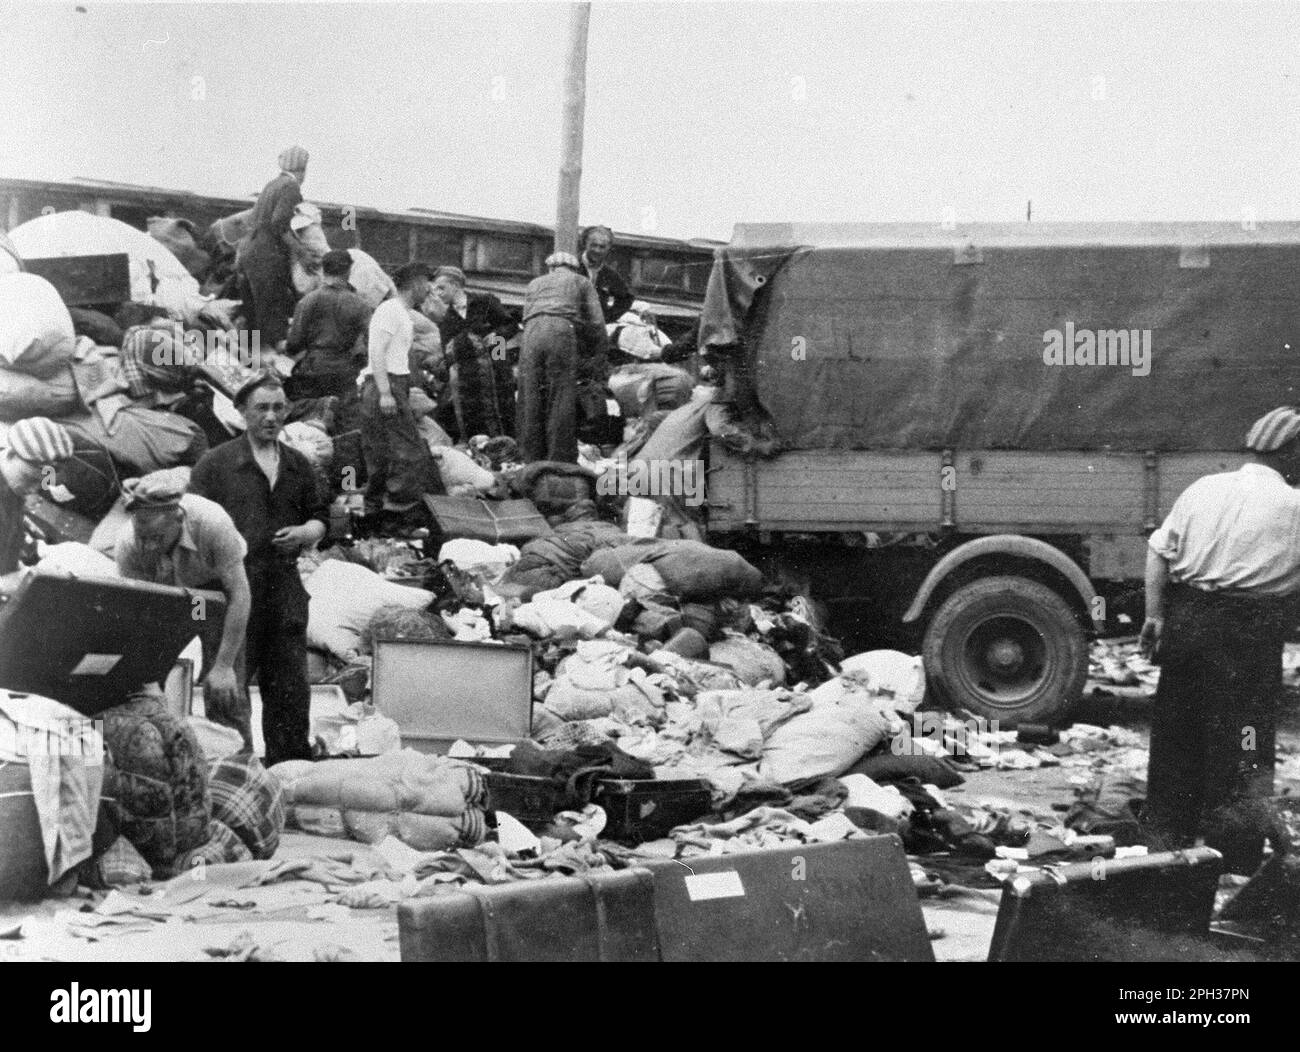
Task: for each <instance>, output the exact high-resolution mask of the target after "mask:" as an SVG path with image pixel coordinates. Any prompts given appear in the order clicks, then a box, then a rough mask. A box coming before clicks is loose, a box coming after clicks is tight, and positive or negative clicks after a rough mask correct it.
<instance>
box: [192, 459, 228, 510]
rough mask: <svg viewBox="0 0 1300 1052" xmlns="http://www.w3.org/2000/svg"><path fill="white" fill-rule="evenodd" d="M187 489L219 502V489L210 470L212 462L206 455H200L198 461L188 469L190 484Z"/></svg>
mask: <svg viewBox="0 0 1300 1052" xmlns="http://www.w3.org/2000/svg"><path fill="white" fill-rule="evenodd" d="M187 489H188V491H189V492H190V493H195V494H197V495H198V496H200V497H206V498H207V499H208V500H210V501H214V502H215V503H217V504H220V503H221V491H220V489H219V488H218V486H217V480H216V476H215V475H214V473H213V470H212V462H211V461H210V460H209V459H208V458H207V457H206V456H203V457H200V458H199V462H198V463H197V464H195V465H194V467H193V468H191V469H190V484H189V486H188V487H187Z"/></svg>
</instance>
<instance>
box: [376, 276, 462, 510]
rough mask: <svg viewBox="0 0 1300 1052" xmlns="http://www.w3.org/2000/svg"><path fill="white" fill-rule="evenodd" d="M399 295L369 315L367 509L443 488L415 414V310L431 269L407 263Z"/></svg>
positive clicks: (407, 503) (411, 501)
mask: <svg viewBox="0 0 1300 1052" xmlns="http://www.w3.org/2000/svg"><path fill="white" fill-rule="evenodd" d="M393 281H394V282H395V283H396V285H397V295H396V296H394V297H392V298H391V299H387V300H385V301H384V302H383V303H381V304H380V305H379V306H378V307H376V308H375V312H374V314H373V315H371V318H370V345H369V352H368V360H367V362H366V366H365V368H364V369H362V370H361V375H360V376H358V377H357V383H358V385H360V387H361V451H362V454H363V456H364V457H365V461H366V475H367V480H366V497H365V500H366V512H367V514H375V515H377V514H379V513H381V512H383V511H397V512H401V511H407V510H409V509H411V508H412V507H414V506H415V504H416V503H417V502H418V501H419V499H420V497H421V496H422V495H423V494H425V493H440V492H442V487H441V482H440V480H439V478H438V470H437V466H436V465H435V464H434V462H433V459H432V458H431V457H430V455H429V449H428V447H427V446H426V445H425V444H424V442H423V441H421V439H420V433H419V431H418V430H417V429H416V426H415V417H414V416H413V415H412V413H411V405H410V390H411V346H412V344H413V343H414V342H415V325H414V322H413V320H412V317H411V312H412V311H413V310H415V309H416V307H417V305H419V304H421V303H423V302H424V301H425V299H426V297H428V295H429V291H430V288H431V286H430V282H429V269H428V267H426V266H425V265H424V264H423V263H408V264H407V265H406V266H404V267H401V268H400V269H399V270H398V271H397V273H395V274H394V275H393Z"/></svg>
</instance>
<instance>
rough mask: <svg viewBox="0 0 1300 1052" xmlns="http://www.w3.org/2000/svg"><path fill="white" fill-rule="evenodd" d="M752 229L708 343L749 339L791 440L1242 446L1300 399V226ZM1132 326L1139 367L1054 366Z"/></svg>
mask: <svg viewBox="0 0 1300 1052" xmlns="http://www.w3.org/2000/svg"><path fill="white" fill-rule="evenodd" d="M742 230H745V228H738V229H737V237H736V238H735V239H734V240H733V242H732V244H731V245H730V246H728V247H727V248H723V249H719V250H718V252H717V255H716V259H715V262H714V267H713V272H712V274H711V275H710V279H709V287H708V293H707V296H706V299H705V304H704V313H703V316H702V318H701V329H700V346H701V347H702V348H706V349H707V348H709V347H711V346H712V347H719V346H725V345H729V344H736V343H738V342H740V343H743V344H744V346H745V348H746V353H747V354H748V355H749V356H750V357H751V359H752V361H753V363H754V364H755V365H756V368H757V377H758V394H759V397H760V399H761V400H762V402H763V404H764V405H765V407H766V408H767V409H768V410H769V411H770V412H771V413H772V415H773V417H774V418H775V421H776V426H777V429H778V432H779V433H780V436H781V438H782V439H783V441H784V442H785V443H786V444H787V445H788V446H789V447H790V448H794V449H944V448H965V449H980V448H982V449H1032V450H1068V449H1113V450H1131V451H1141V450H1148V449H1154V450H1168V451H1192V450H1237V449H1240V448H1241V446H1242V441H1243V438H1244V436H1245V433H1246V430H1247V429H1248V428H1249V426H1250V424H1251V423H1252V422H1253V421H1254V420H1255V419H1256V418H1257V417H1259V416H1260V415H1261V414H1262V413H1264V412H1266V411H1267V410H1269V409H1271V408H1273V407H1275V406H1278V405H1282V404H1286V403H1293V402H1297V401H1300V396H1298V395H1297V392H1296V387H1297V383H1296V381H1297V379H1300V224H1259V226H1258V228H1257V229H1255V230H1251V231H1243V230H1241V229H1240V228H1237V227H1231V226H1219V225H1214V226H1210V225H1203V224H1143V225H1138V224H1133V225H1120V224H1105V225H1094V226H1090V227H1079V226H1073V225H1069V226H1067V225H1049V224H1043V225H1041V226H1038V225H1035V226H1034V227H1032V228H1030V227H1027V226H1022V227H1020V228H1018V229H1015V230H1012V229H1010V228H1007V227H996V226H988V227H983V228H980V227H972V228H966V229H963V230H962V231H959V232H943V233H942V234H938V233H936V232H935V229H932V228H922V227H911V226H908V227H903V226H891V227H881V226H873V227H859V228H851V229H850V230H849V231H848V232H846V231H845V228H832V233H830V234H828V233H827V231H826V229H825V228H820V227H814V228H811V229H810V228H799V227H755V228H750V229H749V230H748V231H746V232H745V234H742ZM1030 230H1032V231H1033V233H1032V235H1031V234H1029V233H1026V231H1030ZM968 245H973V246H974V250H973V251H964V250H965V249H966V246H968ZM1134 330H1136V333H1135V332H1134ZM1119 331H1125V332H1127V340H1128V342H1129V343H1130V344H1132V346H1131V347H1130V348H1129V364H1127V365H1126V364H1122V362H1118V361H1117V362H1116V364H1104V365H1102V364H1091V365H1090V364H1047V363H1046V362H1045V360H1044V352H1045V350H1051V349H1052V345H1053V343H1055V342H1056V340H1057V338H1058V337H1057V336H1056V335H1053V334H1059V340H1060V347H1061V351H1062V357H1064V353H1065V344H1066V343H1067V342H1072V343H1073V345H1074V347H1076V348H1079V349H1080V350H1086V347H1087V344H1088V343H1089V341H1091V342H1092V343H1093V345H1094V347H1096V346H1101V348H1102V350H1101V352H1100V356H1101V358H1102V359H1103V360H1109V358H1110V357H1111V356H1113V357H1114V358H1120V357H1121V347H1122V344H1120V343H1119V342H1118V341H1117V340H1116V339H1115V338H1114V334H1116V333H1118V332H1119ZM1148 332H1149V341H1150V342H1149V352H1146V351H1143V350H1142V349H1141V348H1142V347H1143V343H1145V341H1146V340H1147V339H1148V336H1147V333H1148ZM1098 341H1100V343H1099V342H1098ZM1138 341H1141V342H1138ZM1071 357H1073V356H1071Z"/></svg>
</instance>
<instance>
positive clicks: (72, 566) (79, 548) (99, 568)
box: [36, 541, 122, 577]
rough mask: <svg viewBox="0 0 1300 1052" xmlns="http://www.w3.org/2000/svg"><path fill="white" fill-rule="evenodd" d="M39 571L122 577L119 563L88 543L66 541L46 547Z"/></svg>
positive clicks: (37, 568)
mask: <svg viewBox="0 0 1300 1052" xmlns="http://www.w3.org/2000/svg"><path fill="white" fill-rule="evenodd" d="M36 570H37V572H38V573H55V574H70V575H71V576H73V577H121V576H122V575H121V574H120V573H118V570H117V563H116V562H114V561H113V560H112V559H110V558H109V557H108V556H107V555H104V554H103V553H102V552H97V551H95V549H94V548H92V547H90V545H88V544H78V543H77V542H76V541H65V542H64V543H63V544H51V545H49V546H48V547H47V548H46V549H45V553H44V554H43V555H42V556H41V560H40V562H38V563H37V564H36Z"/></svg>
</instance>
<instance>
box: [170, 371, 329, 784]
mask: <svg viewBox="0 0 1300 1052" xmlns="http://www.w3.org/2000/svg"><path fill="white" fill-rule="evenodd" d="M235 405H236V407H238V408H239V410H240V411H241V412H242V413H243V414H244V421H245V423H246V425H247V430H246V431H245V434H244V437H242V438H236V439H233V440H231V441H230V442H226V443H225V444H223V445H220V446H217V447H216V448H215V449H212V450H210V451H209V452H207V453H205V454H204V456H203V458H202V459H201V460H200V461H199V462H198V463H197V464H196V465H195V466H194V471H193V473H192V475H191V477H190V490H191V491H192V492H194V493H197V494H199V495H200V496H203V497H207V498H208V499H209V500H213V501H215V502H216V503H218V504H220V505H221V506H222V507H223V508H225V509H226V511H227V512H229V513H230V517H231V519H233V520H234V523H235V526H236V527H237V528H238V530H239V532H240V534H241V535H242V536H243V538H244V540H245V542H246V543H247V545H248V555H247V557H246V558H245V560H244V564H245V567H246V569H247V573H248V581H249V585H250V589H251V594H252V608H251V612H250V614H249V618H248V631H247V634H246V641H245V646H244V654H243V662H242V665H243V677H244V678H243V681H242V685H243V686H244V687H245V688H246V687H247V684H248V681H249V680H250V679H251V678H252V677H253V676H254V675H255V674H256V676H257V679H258V684H259V686H260V689H261V695H262V732H263V737H264V738H265V740H266V762H267V765H268V766H270V765H273V764H276V763H279V762H280V761H282V760H302V759H309V758H310V757H311V745H310V741H309V732H310V727H309V712H310V707H311V686H310V684H309V683H308V682H307V601H308V600H307V590H306V589H305V588H304V587H303V585H302V579H301V578H300V577H299V575H298V553H299V552H300V551H302V549H304V548H309V547H311V546H312V545H314V544H316V543H317V542H318V541H320V540H321V538H322V537H324V536H325V531H326V526H327V523H328V522H329V502H328V500H327V495H326V494H325V493H324V492H323V491H322V489H321V487H320V486H319V485H318V482H317V479H316V474H315V472H314V471H313V470H312V466H311V462H310V461H308V459H307V458H306V457H305V456H303V455H302V454H301V453H299V452H298V451H297V450H296V449H292V448H291V447H289V446H287V445H285V444H284V443H283V442H281V441H280V440H279V435H280V430H281V429H282V428H283V427H284V418H285V413H286V411H287V409H288V402H287V401H286V399H285V394H284V387H283V386H282V385H281V382H280V378H279V377H278V376H276V374H275V373H272V372H264V373H260V374H259V375H257V376H255V377H254V378H253V379H251V380H250V381H249V382H248V383H246V384H245V385H244V386H243V387H241V388H240V389H239V391H238V393H237V394H236V395H235Z"/></svg>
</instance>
